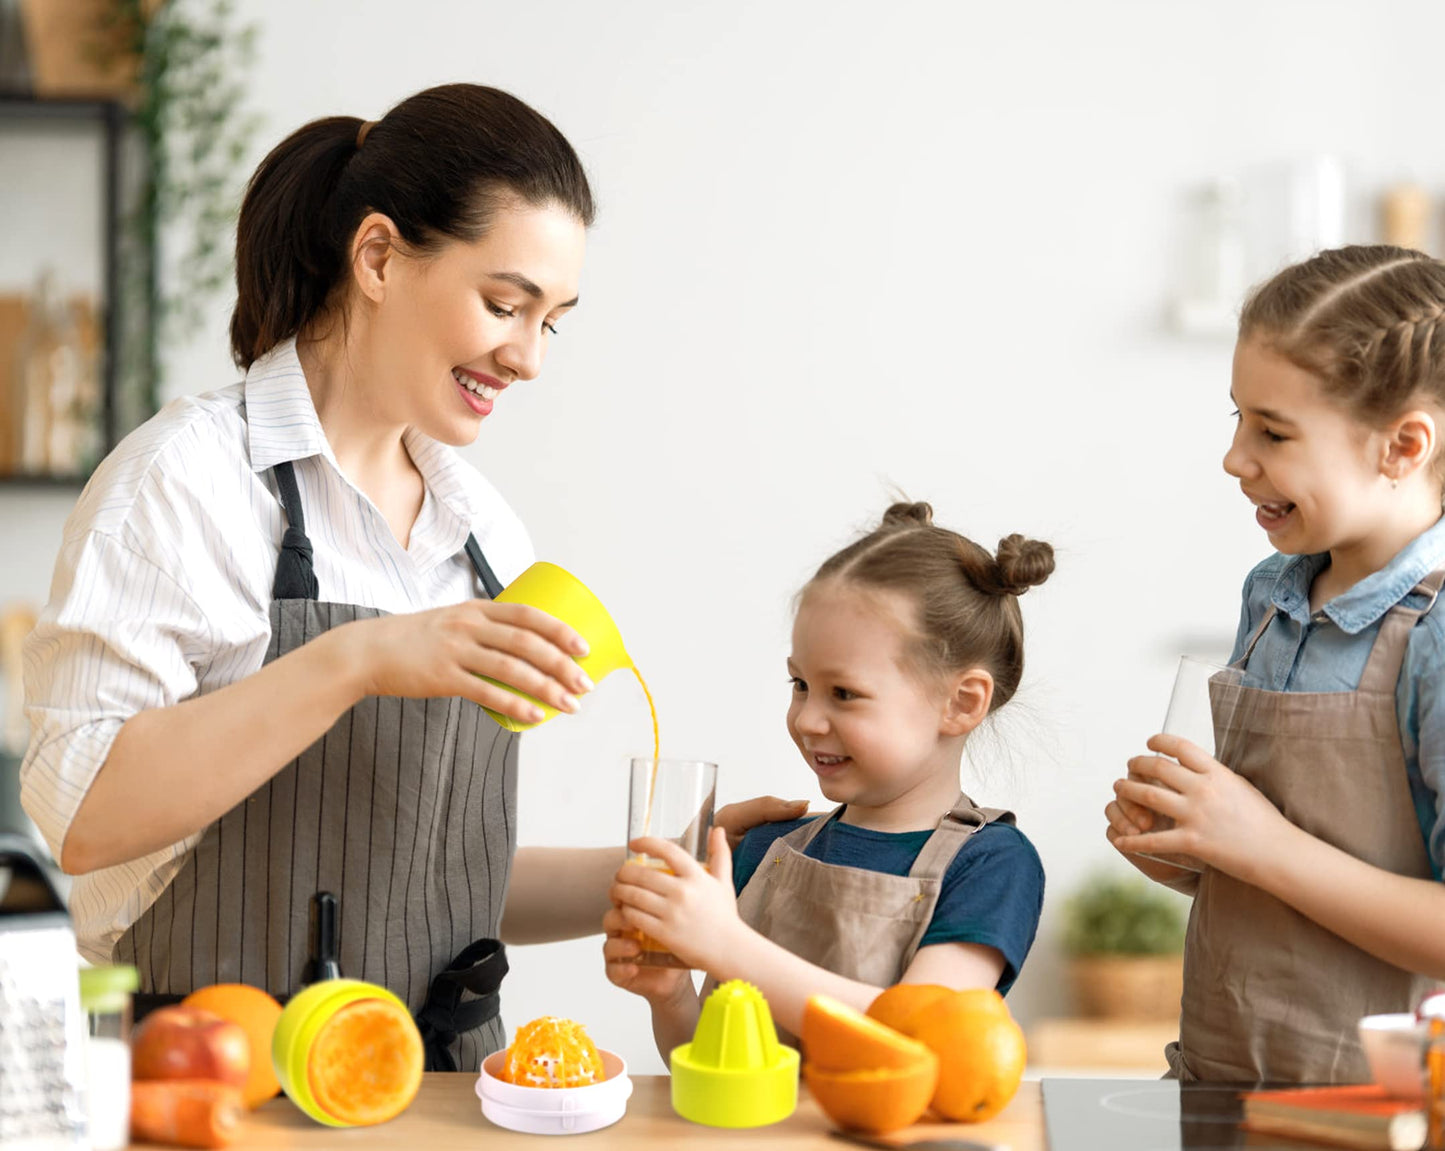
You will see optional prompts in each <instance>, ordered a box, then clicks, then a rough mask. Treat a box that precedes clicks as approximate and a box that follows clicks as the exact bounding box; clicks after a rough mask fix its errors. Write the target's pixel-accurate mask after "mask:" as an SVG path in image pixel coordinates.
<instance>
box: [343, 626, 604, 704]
mask: <svg viewBox="0 0 1445 1151" xmlns="http://www.w3.org/2000/svg"><path fill="white" fill-rule="evenodd" d="M334 634H336V635H337V636H338V642H342V643H344V644H345V645H346V649H345V656H344V658H345V659H346V660H347V661H348V666H349V669H350V670H352V671H353V672H354V673H355V674H356V675H357V676H358V677H359V683H360V687H361V693H362V695H394V696H406V697H409V698H413V699H426V698H442V697H446V696H462V697H463V698H465V699H470V700H472V701H473V702H475V703H478V704H481V705H482V706H483V707H488V708H491V709H492V710H493V711H496V712H500V713H501V714H502V715H506V716H510V717H511V718H512V719H515V720H519V721H520V722H523V723H533V722H536V721H537V720H540V719H541V718H542V712H541V710H540V709H539V708H538V707H536V706H535V705H534V704H532V703H530V702H529V701H527V700H525V699H522V698H520V697H519V696H516V695H514V694H512V693H511V692H509V691H504V690H503V689H502V688H500V687H498V686H497V685H496V684H492V683H488V682H487V681H486V680H485V679H482V678H480V677H482V676H487V677H489V678H491V679H494V680H496V681H497V682H498V683H504V684H507V685H509V686H511V687H514V688H516V689H518V690H519V691H524V692H526V693H527V694H528V695H530V696H532V697H533V699H538V700H541V701H543V702H544V703H546V704H548V705H549V706H551V707H555V708H557V709H558V710H559V711H568V712H574V711H576V710H577V696H578V695H579V694H581V693H583V692H588V691H591V690H592V687H593V684H592V681H591V680H590V679H588V678H587V674H586V673H585V672H584V671H583V670H582V669H581V667H579V666H578V665H577V663H576V660H575V659H574V658H573V657H574V656H584V655H586V654H587V644H586V641H585V640H583V638H582V637H581V636H580V635H578V634H577V632H575V631H573V630H572V628H570V627H568V626H567V625H566V624H565V623H563V622H562V621H561V620H559V619H557V618H555V617H554V616H550V615H548V614H547V613H546V612H544V611H540V610H538V609H537V608H534V607H529V606H528V605H526V604H520V603H493V602H492V601H490V600H469V601H467V602H466V603H459V604H454V605H452V606H450V607H442V608H433V609H432V610H430V611H423V612H414V613H406V614H401V615H387V616H379V617H377V618H376V619H366V620H357V621H355V622H353V623H349V624H345V625H344V626H342V627H339V628H337V629H336V631H335V633H334Z"/></svg>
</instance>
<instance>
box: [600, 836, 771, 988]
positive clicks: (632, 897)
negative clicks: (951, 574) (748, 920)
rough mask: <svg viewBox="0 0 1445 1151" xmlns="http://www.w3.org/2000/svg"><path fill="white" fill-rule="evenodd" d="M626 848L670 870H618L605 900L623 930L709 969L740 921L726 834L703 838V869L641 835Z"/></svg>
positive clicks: (692, 964)
mask: <svg viewBox="0 0 1445 1151" xmlns="http://www.w3.org/2000/svg"><path fill="white" fill-rule="evenodd" d="M628 847H629V848H630V849H631V850H632V851H634V852H638V853H640V854H644V855H647V856H650V857H651V858H653V859H657V860H660V861H661V862H662V863H663V865H664V866H665V867H667V868H669V869H670V871H668V870H663V868H661V867H648V866H646V865H645V864H642V863H626V864H623V866H622V867H621V868H620V869H619V870H618V872H617V878H616V880H615V882H614V883H613V885H612V891H611V893H610V894H611V899H612V902H613V904H614V905H615V906H616V907H617V908H618V909H619V913H620V916H621V919H622V923H623V925H624V927H626V928H628V929H631V930H635V931H643V932H646V933H647V934H648V935H650V936H652V938H653V939H655V940H657V942H658V943H660V944H662V946H664V947H666V948H667V949H668V950H669V951H671V952H672V953H673V954H674V955H676V956H677V957H678V958H679V959H681V960H682V961H683V962H684V963H686V964H687V965H688V966H689V967H695V968H698V969H700V970H703V971H712V970H714V969H715V968H716V967H717V966H718V964H717V958H718V956H719V955H721V954H724V953H726V951H727V950H728V947H729V945H730V940H732V939H733V938H734V936H735V935H736V934H737V932H738V930H739V929H744V928H743V922H742V920H741V919H739V918H738V904H737V899H736V897H735V896H734V895H733V878H732V868H733V861H732V852H731V851H730V850H728V841H727V835H726V833H725V832H724V831H723V829H722V828H721V827H714V828H713V829H712V831H711V833H710V834H709V835H708V859H707V867H706V868H704V867H703V866H702V864H700V863H698V861H697V860H695V859H693V857H692V856H691V855H689V854H688V853H687V852H686V851H684V850H683V849H682V848H680V847H679V846H678V845H677V844H675V843H672V842H670V841H668V840H666V839H658V838H655V837H653V836H644V837H643V838H641V839H634V840H633V841H632V842H631V843H630V844H628Z"/></svg>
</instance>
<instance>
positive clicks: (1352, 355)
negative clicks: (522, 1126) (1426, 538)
mask: <svg viewBox="0 0 1445 1151" xmlns="http://www.w3.org/2000/svg"><path fill="white" fill-rule="evenodd" d="M1442 317H1445V263H1441V262H1440V261H1439V260H1436V259H1434V258H1433V257H1431V256H1427V255H1425V254H1424V253H1423V252H1416V251H1412V250H1410V249H1409V248H1395V247H1390V246H1388V245H1385V244H1377V245H1372V246H1365V245H1355V246H1351V247H1346V248H1335V249H1333V250H1331V251H1326V252H1321V253H1319V255H1317V256H1314V257H1313V258H1311V259H1308V260H1305V261H1304V262H1303V263H1300V264H1295V265H1293V266H1292V267H1289V268H1286V269H1285V270H1284V271H1282V272H1280V273H1278V274H1277V275H1276V276H1275V277H1274V278H1273V279H1271V280H1269V281H1267V282H1265V283H1264V284H1262V285H1261V286H1260V287H1258V288H1256V289H1255V290H1254V292H1253V293H1251V295H1250V296H1249V298H1248V300H1246V301H1245V305H1244V310H1243V311H1242V312H1241V313H1240V317H1239V339H1240V341H1241V342H1243V341H1245V340H1247V339H1252V340H1255V341H1257V342H1259V343H1261V344H1262V345H1263V346H1264V347H1266V348H1268V349H1269V350H1270V351H1273V352H1275V353H1276V354H1278V355H1281V356H1283V357H1284V358H1285V359H1287V360H1289V361H1290V363H1292V364H1294V365H1295V366H1296V367H1298V368H1301V369H1303V370H1304V371H1307V372H1309V373H1310V374H1311V375H1313V376H1314V377H1315V378H1316V379H1317V380H1319V382H1320V384H1321V386H1322V387H1323V388H1324V390H1325V393H1326V394H1327V395H1329V396H1332V397H1333V398H1335V399H1336V400H1338V401H1340V402H1342V403H1343V404H1345V406H1346V407H1347V408H1348V410H1350V411H1351V412H1352V413H1353V414H1354V415H1356V416H1357V417H1359V418H1360V419H1362V420H1364V421H1365V422H1367V423H1370V424H1373V425H1377V426H1383V425H1384V424H1387V423H1389V422H1390V420H1392V419H1394V418H1395V417H1396V416H1399V415H1401V414H1403V413H1404V412H1406V411H1408V410H1409V409H1410V408H1411V407H1413V406H1416V405H1418V404H1420V403H1422V402H1424V403H1428V404H1430V405H1432V406H1436V407H1442V408H1445V331H1440V332H1437V330H1436V329H1437V328H1440V327H1441V320H1442ZM1442 465H1445V454H1442V456H1441V457H1437V465H1436V466H1437V474H1439V468H1440V467H1441V466H1442Z"/></svg>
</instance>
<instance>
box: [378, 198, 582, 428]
mask: <svg viewBox="0 0 1445 1151" xmlns="http://www.w3.org/2000/svg"><path fill="white" fill-rule="evenodd" d="M585 246H586V229H585V227H584V226H583V224H582V223H581V221H580V220H578V219H577V218H576V216H574V215H572V213H571V212H569V211H567V210H566V209H565V208H562V207H559V206H557V205H555V204H552V205H547V206H545V207H535V206H532V205H528V204H523V203H520V202H518V201H513V202H511V203H510V204H508V205H506V206H504V207H501V208H499V209H498V210H497V211H496V213H495V214H494V216H493V218H492V221H491V225H490V227H489V229H488V231H487V233H486V234H485V235H484V236H483V237H482V238H481V239H479V240H476V241H473V242H471V243H463V242H460V241H451V242H448V243H446V244H444V246H443V247H442V248H441V249H440V250H439V251H438V252H435V253H431V254H428V255H426V256H422V257H409V256H406V255H404V254H401V253H398V252H395V251H394V252H393V254H392V258H390V259H388V261H387V268H386V270H385V278H386V280H387V281H388V283H387V288H386V291H385V292H384V293H382V294H381V298H380V299H376V300H374V306H373V307H372V308H371V309H370V310H369V314H368V319H369V323H368V330H367V345H368V354H369V356H370V362H371V363H372V364H373V365H374V366H375V367H376V368H377V369H378V371H379V373H380V381H379V382H381V383H382V384H383V388H382V389H381V392H382V394H383V395H384V396H385V401H384V402H385V404H386V407H387V409H388V413H387V414H388V415H389V416H392V417H394V418H396V419H397V420H398V421H399V422H401V423H405V424H409V425H411V426H414V427H416V428H417V429H418V430H419V431H422V432H425V433H426V434H427V435H430V436H432V437H433V438H434V439H438V440H440V441H442V442H443V443H447V444H454V445H460V444H468V443H471V442H472V440H474V439H476V436H477V433H478V431H480V430H481V423H482V421H483V420H484V419H486V418H487V417H488V416H490V415H491V414H492V411H493V409H494V408H495V407H496V406H497V405H499V404H502V405H505V404H506V394H505V393H506V389H507V388H508V387H510V386H511V385H512V384H515V383H517V382H518V381H519V380H531V379H535V378H536V376H537V374H538V373H539V372H540V371H541V370H542V361H543V360H544V359H545V358H546V355H547V346H548V343H549V341H550V340H551V339H552V337H553V336H555V335H556V333H557V330H558V327H559V322H560V321H561V319H562V317H563V316H565V315H566V314H567V312H568V311H569V310H570V309H571V308H572V307H574V306H575V305H576V303H577V285H578V279H579V277H580V276H581V272H582V256H583V251H584V249H585Z"/></svg>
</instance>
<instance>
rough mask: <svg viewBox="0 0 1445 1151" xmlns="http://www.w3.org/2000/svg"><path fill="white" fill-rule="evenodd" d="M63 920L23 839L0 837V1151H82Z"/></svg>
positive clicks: (70, 953) (81, 1102)
mask: <svg viewBox="0 0 1445 1151" xmlns="http://www.w3.org/2000/svg"><path fill="white" fill-rule="evenodd" d="M78 969H79V965H78V961H77V958H76V952H75V932H74V931H73V930H72V929H71V926H70V916H69V915H68V914H67V913H66V910H65V905H64V903H63V902H62V901H61V899H60V895H59V893H58V892H57V891H56V889H55V885H54V884H53V883H52V882H51V881H50V877H49V875H48V874H47V873H46V870H45V867H44V865H43V864H42V863H41V861H40V859H39V858H38V857H37V855H36V848H35V846H34V844H32V843H31V842H30V841H29V840H28V839H26V838H24V837H22V836H18V835H14V834H10V833H3V832H0V1147H4V1148H5V1149H6V1151H39V1149H41V1148H45V1149H47V1151H49V1149H52V1148H54V1149H59V1148H84V1147H88V1146H89V1137H88V1131H87V1124H86V1111H85V1039H86V1028H85V1019H84V1017H83V1016H82V1015H81V1011H80V980H79V976H78V974H77V972H78Z"/></svg>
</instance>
